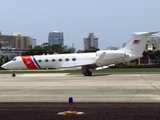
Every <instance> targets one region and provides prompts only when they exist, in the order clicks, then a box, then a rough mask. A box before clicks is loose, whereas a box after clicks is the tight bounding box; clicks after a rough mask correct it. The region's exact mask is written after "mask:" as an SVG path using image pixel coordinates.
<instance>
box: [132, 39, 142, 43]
mask: <svg viewBox="0 0 160 120" xmlns="http://www.w3.org/2000/svg"><path fill="white" fill-rule="evenodd" d="M140 41H141V40H134V42H133V44H139V43H140Z"/></svg>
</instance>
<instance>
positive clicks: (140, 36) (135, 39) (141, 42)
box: [120, 31, 160, 55]
mask: <svg viewBox="0 0 160 120" xmlns="http://www.w3.org/2000/svg"><path fill="white" fill-rule="evenodd" d="M158 32H160V31H155V32H137V33H133V34H132V38H131V39H130V41H129V42H128V43H127V44H126V46H125V47H124V48H122V49H120V51H125V52H126V53H128V54H135V55H142V53H143V51H144V49H145V46H146V43H147V40H148V37H149V36H152V34H155V33H158Z"/></svg>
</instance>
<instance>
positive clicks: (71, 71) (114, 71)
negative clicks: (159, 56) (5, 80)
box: [0, 70, 160, 74]
mask: <svg viewBox="0 0 160 120" xmlns="http://www.w3.org/2000/svg"><path fill="white" fill-rule="evenodd" d="M128 72H129V73H131V72H160V70H97V71H96V70H93V71H92V73H128ZM12 73H13V71H0V74H12ZM24 73H25V74H27V73H29V74H30V73H34V74H35V73H81V71H80V70H66V71H47V70H46V71H17V72H16V74H24Z"/></svg>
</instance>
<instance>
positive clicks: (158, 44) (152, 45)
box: [145, 36, 160, 50]
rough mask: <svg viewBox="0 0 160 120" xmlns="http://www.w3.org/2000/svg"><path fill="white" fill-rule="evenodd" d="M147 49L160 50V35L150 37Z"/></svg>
mask: <svg viewBox="0 0 160 120" xmlns="http://www.w3.org/2000/svg"><path fill="white" fill-rule="evenodd" d="M145 50H160V37H159V36H151V37H149V38H148V41H147V44H146V48H145Z"/></svg>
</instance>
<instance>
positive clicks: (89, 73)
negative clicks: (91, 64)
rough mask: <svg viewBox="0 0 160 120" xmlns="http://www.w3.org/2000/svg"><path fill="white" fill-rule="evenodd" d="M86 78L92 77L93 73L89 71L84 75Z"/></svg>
mask: <svg viewBox="0 0 160 120" xmlns="http://www.w3.org/2000/svg"><path fill="white" fill-rule="evenodd" d="M84 76H92V72H91V71H87V72H86V73H84Z"/></svg>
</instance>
